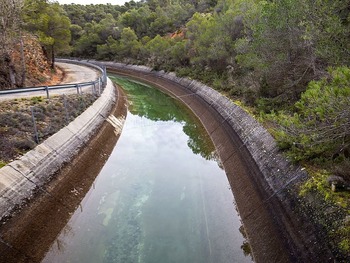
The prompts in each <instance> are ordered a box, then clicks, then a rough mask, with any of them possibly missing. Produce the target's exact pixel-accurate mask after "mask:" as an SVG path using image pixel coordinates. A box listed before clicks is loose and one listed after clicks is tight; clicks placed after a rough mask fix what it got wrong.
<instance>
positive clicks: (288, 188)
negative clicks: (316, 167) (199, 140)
mask: <svg viewBox="0 0 350 263" xmlns="http://www.w3.org/2000/svg"><path fill="white" fill-rule="evenodd" d="M90 62H93V63H97V64H100V65H101V64H102V65H104V66H106V67H107V69H108V71H110V72H114V73H117V74H119V75H124V76H128V77H131V78H134V79H137V80H141V81H143V82H146V83H149V84H152V85H154V86H156V87H158V88H159V89H161V90H163V91H165V92H167V93H169V94H170V95H172V96H174V97H176V98H178V99H179V100H181V101H182V102H183V103H185V104H186V105H187V106H188V107H189V108H190V109H191V110H192V111H193V112H194V113H195V114H196V115H197V116H198V118H199V119H200V120H201V121H202V123H203V125H204V126H205V128H206V130H207V132H208V133H209V135H210V136H211V138H212V140H213V142H214V144H215V147H216V149H217V151H218V154H219V156H220V159H221V161H222V163H223V166H224V168H225V172H226V174H227V177H228V179H229V181H230V185H231V188H232V191H233V193H234V196H235V200H236V203H237V206H238V210H239V213H240V215H241V218H242V221H243V224H244V227H245V230H246V233H247V236H248V239H249V242H250V245H251V247H252V253H253V256H254V260H255V261H256V262H329V261H333V260H332V258H333V255H332V253H331V252H330V248H329V247H328V244H327V242H326V241H325V240H326V239H325V238H323V237H324V236H323V232H322V231H319V229H318V228H317V226H314V225H312V224H311V223H310V220H309V219H310V218H309V215H307V214H303V213H300V212H298V211H299V210H298V207H297V206H298V191H297V186H298V184H300V183H301V182H303V181H304V180H305V179H306V178H307V174H306V173H305V172H304V171H303V169H302V168H301V167H296V166H294V165H292V164H290V163H289V162H288V161H286V159H285V158H284V157H283V156H282V155H281V153H280V152H279V151H278V148H277V146H276V143H275V141H274V139H273V138H272V137H271V135H270V134H269V133H268V132H267V131H266V130H265V129H264V128H263V127H262V126H261V125H260V124H259V123H258V122H256V121H255V120H254V119H253V118H252V117H251V116H249V114H247V113H246V112H245V111H244V110H242V109H241V108H240V107H239V106H237V105H235V104H233V103H232V102H231V101H230V100H229V99H227V98H226V97H224V96H222V95H221V94H220V93H218V92H216V91H215V90H213V89H211V88H210V87H208V86H205V85H203V84H201V83H199V82H196V81H193V80H189V79H186V78H178V77H176V76H175V75H174V74H172V73H164V72H155V71H152V70H151V69H150V68H147V67H144V66H133V65H125V64H120V63H113V62H103V63H102V62H96V61H90Z"/></svg>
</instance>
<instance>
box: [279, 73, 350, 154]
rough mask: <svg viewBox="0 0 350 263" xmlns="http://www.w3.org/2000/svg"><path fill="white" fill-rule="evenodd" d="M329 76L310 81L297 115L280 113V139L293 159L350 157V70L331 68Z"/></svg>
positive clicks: (298, 105) (299, 102)
mask: <svg viewBox="0 0 350 263" xmlns="http://www.w3.org/2000/svg"><path fill="white" fill-rule="evenodd" d="M329 74H330V77H329V78H328V79H327V78H324V79H322V80H319V81H312V82H310V84H309V86H308V88H307V90H306V91H305V92H304V93H303V94H302V95H301V99H300V100H299V101H298V102H296V103H295V108H296V110H297V111H296V113H295V114H294V115H292V116H290V115H286V114H284V113H283V112H281V113H280V114H278V117H277V121H278V123H279V124H280V128H281V131H280V132H278V133H277V134H276V135H277V140H278V142H279V144H280V145H281V146H282V147H283V148H286V149H289V155H290V156H291V157H292V158H293V160H296V161H300V160H305V159H320V160H324V159H328V160H329V159H332V158H335V157H337V156H340V155H343V156H345V157H346V158H350V121H349V120H350V108H349V103H350V68H348V67H339V68H331V69H329Z"/></svg>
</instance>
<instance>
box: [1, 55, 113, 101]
mask: <svg viewBox="0 0 350 263" xmlns="http://www.w3.org/2000/svg"><path fill="white" fill-rule="evenodd" d="M57 61H59V62H64V63H73V64H78V65H84V66H88V67H92V68H95V69H97V70H99V71H101V76H100V77H99V78H98V79H96V80H95V81H90V82H80V83H73V84H63V85H62V84H59V85H50V86H37V87H26V88H16V89H8V90H0V98H1V97H2V96H5V95H11V94H20V93H32V92H45V93H46V97H47V98H48V99H49V98H50V90H64V89H72V88H75V89H76V90H77V94H81V93H82V88H83V87H87V86H92V93H93V94H96V95H98V96H99V95H100V94H101V92H102V91H103V89H104V88H105V86H106V83H107V74H106V69H105V68H101V67H99V66H97V65H94V64H91V63H86V62H79V61H72V60H66V59H57Z"/></svg>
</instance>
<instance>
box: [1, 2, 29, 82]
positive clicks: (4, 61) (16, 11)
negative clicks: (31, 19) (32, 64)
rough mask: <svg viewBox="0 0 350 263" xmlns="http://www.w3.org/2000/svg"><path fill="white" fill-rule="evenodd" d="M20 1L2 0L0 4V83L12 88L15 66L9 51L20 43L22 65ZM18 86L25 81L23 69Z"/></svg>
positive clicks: (23, 69) (14, 78) (21, 4)
mask: <svg viewBox="0 0 350 263" xmlns="http://www.w3.org/2000/svg"><path fill="white" fill-rule="evenodd" d="M22 6H23V1H22V0H2V1H1V2H0V65H1V68H2V69H1V70H0V82H1V83H3V84H4V85H5V86H8V87H14V86H15V85H17V81H16V71H15V66H14V64H13V61H12V57H11V51H12V50H13V49H14V46H15V45H16V44H17V43H18V42H20V45H21V60H22V65H24V57H23V43H22V38H21V17H20V13H21V10H22ZM22 71H23V74H24V75H22V78H21V81H20V83H19V85H22V84H23V83H24V80H25V68H23V67H22Z"/></svg>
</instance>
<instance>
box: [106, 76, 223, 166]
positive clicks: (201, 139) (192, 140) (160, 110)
mask: <svg viewBox="0 0 350 263" xmlns="http://www.w3.org/2000/svg"><path fill="white" fill-rule="evenodd" d="M110 78H111V79H112V80H113V82H115V83H117V84H118V85H120V86H121V87H122V88H123V89H124V90H125V91H126V93H127V96H128V100H129V101H130V104H131V105H130V108H129V110H130V112H131V113H133V114H136V115H138V116H140V117H145V118H147V119H150V120H153V121H175V122H180V123H183V124H184V126H183V131H184V133H185V134H187V135H188V136H189V139H188V142H187V145H188V146H189V147H190V149H192V151H193V153H195V154H200V155H201V156H202V157H204V158H205V159H207V160H213V159H217V156H216V155H215V152H214V145H213V144H212V143H211V139H210V138H209V135H208V134H207V133H206V131H205V129H204V127H203V125H202V124H201V123H200V121H199V120H198V119H197V118H196V117H195V116H194V115H193V113H192V112H191V111H190V109H188V108H187V107H185V106H184V105H183V104H182V102H180V101H178V100H176V99H175V98H172V97H170V96H169V95H167V94H164V93H163V92H161V91H159V90H157V89H155V88H153V87H150V86H148V85H146V84H143V83H139V82H137V81H132V80H130V79H126V78H123V77H117V76H113V75H112V76H110Z"/></svg>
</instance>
